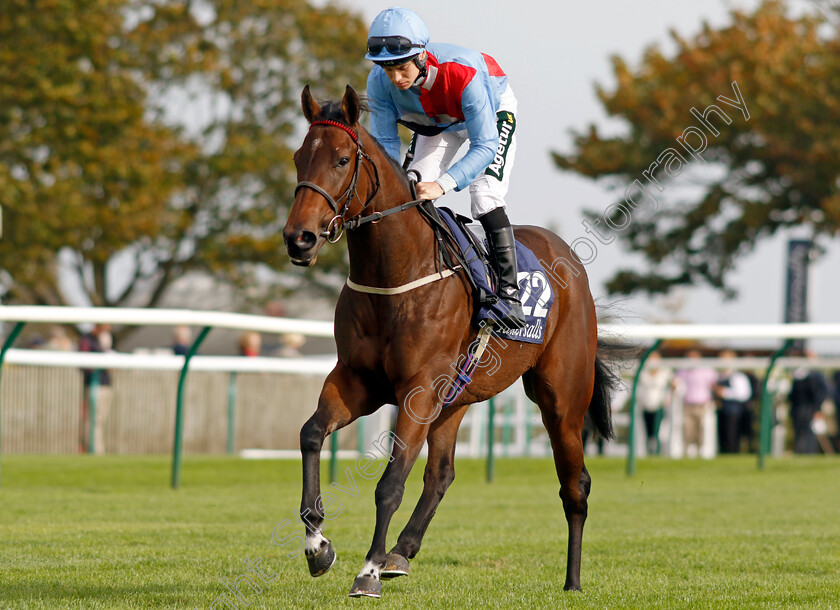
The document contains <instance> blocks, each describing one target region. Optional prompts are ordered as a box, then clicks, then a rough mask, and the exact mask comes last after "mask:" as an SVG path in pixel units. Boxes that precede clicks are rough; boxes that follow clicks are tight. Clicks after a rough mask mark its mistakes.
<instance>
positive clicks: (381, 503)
mask: <svg viewBox="0 0 840 610" xmlns="http://www.w3.org/2000/svg"><path fill="white" fill-rule="evenodd" d="M404 492H405V484H404V483H402V482H401V481H398V480H397V479H396V478H395V477H393V476H388V471H387V470H386V471H385V474H384V475H383V476H382V478H381V479H380V480H379V483H377V484H376V491H375V492H374V499H375V501H376V507H377V509H381V510H387V511H391V512H396V510H397V509H398V508H399V507H400V504H401V503H402V497H403V493H404Z"/></svg>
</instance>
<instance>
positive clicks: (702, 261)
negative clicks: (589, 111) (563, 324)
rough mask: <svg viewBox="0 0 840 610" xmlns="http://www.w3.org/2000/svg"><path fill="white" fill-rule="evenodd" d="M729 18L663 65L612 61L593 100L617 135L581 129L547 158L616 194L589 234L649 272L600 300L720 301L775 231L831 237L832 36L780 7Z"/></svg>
mask: <svg viewBox="0 0 840 610" xmlns="http://www.w3.org/2000/svg"><path fill="white" fill-rule="evenodd" d="M731 17H732V23H731V25H729V26H727V27H724V28H721V29H719V30H715V29H712V28H711V27H710V26H709V25H708V24H704V25H703V27H702V30H701V32H700V33H699V34H697V35H696V36H695V37H694V38H692V39H689V40H687V39H683V38H681V37H680V36H679V35H677V34H676V33H675V32H672V33H671V35H672V37H673V39H674V41H675V43H676V47H677V50H676V53H675V54H674V55H673V57H670V58H668V57H665V56H664V55H663V53H662V52H661V51H660V50H659V49H658V48H657V47H656V46H653V47H650V48H648V49H647V50H646V52H645V53H644V56H643V58H642V60H641V62H640V65H639V67H638V68H637V69H635V70H634V69H631V67H630V66H628V64H627V62H625V61H624V60H623V59H621V58H619V57H614V58H613V60H612V61H613V69H614V73H615V77H616V81H617V86H616V87H615V90H613V91H607V90H605V89H604V88H602V87H598V89H597V93H598V97H599V99H600V101H601V103H602V104H603V105H604V108H605V109H606V111H607V113H608V114H609V115H611V116H614V117H620V118H622V119H623V120H624V121H625V122H626V123H627V124H628V126H629V130H628V131H627V133H625V134H623V135H619V136H615V137H603V136H602V135H601V134H600V133H599V130H598V129H597V128H596V127H594V126H590V128H589V130H588V131H586V132H582V133H576V134H574V152H573V153H571V154H560V153H554V154H553V156H554V160H555V162H556V163H557V165H558V166H559V167H560V168H562V169H564V170H570V171H574V172H577V173H579V174H582V175H585V176H588V177H591V178H593V179H599V180H602V181H605V182H607V183H609V184H611V185H612V186H620V187H621V188H622V189H623V190H624V191H625V192H624V197H623V198H621V199H619V201H617V202H616V203H615V204H614V205H613V206H610V208H608V209H607V210H606V211H605V213H604V215H603V218H599V217H598V215H596V214H594V213H593V214H591V217H590V222H592V223H600V226H597V225H596V224H592V225H590V227H591V229H592V232H593V236H596V232H597V231H600V233H597V237H598V238H600V239H601V240H602V241H604V242H605V243H606V241H608V240H612V239H614V238H615V236H617V237H619V238H620V239H621V240H623V241H624V242H625V243H626V244H627V246H628V247H629V249H630V250H631V251H634V252H638V253H641V254H642V255H643V256H644V257H645V259H646V260H647V262H648V263H649V264H650V266H649V268H648V269H647V270H646V271H638V270H631V269H622V270H619V271H618V272H617V273H616V274H615V275H614V277H613V278H612V279H611V280H610V281H609V282H608V284H607V288H608V290H610V292H613V293H624V294H629V293H631V292H635V291H646V292H648V293H665V292H667V291H668V290H669V289H671V288H672V287H674V286H679V285H695V284H701V283H706V284H708V285H711V286H713V287H715V288H717V289H720V290H723V291H724V292H725V293H726V294H727V295H729V296H732V295H733V294H734V290H733V289H732V287H731V286H729V285H728V284H727V283H726V276H727V274H728V273H729V272H730V271H731V270H732V269H733V267H734V265H735V263H736V262H737V260H738V259H739V258H740V257H742V256H743V255H745V254H746V253H748V252H749V251H751V250H752V249H753V248H754V246H755V245H756V243H757V242H759V241H760V240H762V239H765V238H767V237H768V236H770V235H773V234H774V233H776V232H777V231H778V230H780V229H783V228H786V227H794V226H803V225H804V226H807V227H809V228H810V231H811V232H812V233H813V236H814V238H815V239H819V238H826V237H831V236H835V235H837V233H838V230H840V193H839V192H838V184H840V183H838V178H840V166H838V165H837V161H836V160H837V159H838V158H840V52H839V51H840V42H839V41H838V36H837V31H836V30H834V29H833V28H830V27H828V26H827V25H826V21H825V18H824V17H823V16H820V15H806V16H803V17H800V18H797V19H792V18H789V17H788V16H787V15H786V7H785V5H784V3H782V2H778V1H766V2H764V3H763V4H762V5H761V6H760V7H759V8H758V9H757V10H756V11H755V12H754V13H752V14H746V13H743V12H738V11H735V12H733V13H732V14H731ZM689 165H690V166H691V168H690V169H687V168H688V166H689ZM681 174H682V175H681ZM689 180H690V181H691V182H689ZM689 184H690V185H691V186H693V187H696V188H694V191H695V192H694V193H693V194H692V195H685V190H686V189H682V190H681V191H680V193H679V196H675V193H674V189H673V188H671V187H674V186H677V187H680V186H688V185H689ZM697 193H699V194H697Z"/></svg>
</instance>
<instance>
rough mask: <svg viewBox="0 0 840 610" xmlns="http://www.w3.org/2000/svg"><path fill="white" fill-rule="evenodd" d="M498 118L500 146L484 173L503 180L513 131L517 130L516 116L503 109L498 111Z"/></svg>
mask: <svg viewBox="0 0 840 610" xmlns="http://www.w3.org/2000/svg"><path fill="white" fill-rule="evenodd" d="M496 118H497V119H498V122H497V124H496V126H497V129H498V130H499V146H498V147H497V148H496V155H495V156H494V157H493V162H492V163H491V164H490V166H489V167H488V168H487V169H486V170H484V173H485V174H487V175H488V176H495V177H496V178H497V179H498V180H502V178H503V177H504V175H505V159H506V158H507V152H508V148H509V147H510V141H511V138H512V137H513V132H514V131H515V130H516V117H514V116H513V114H511V113H510V112H507V111H502V112H497V113H496Z"/></svg>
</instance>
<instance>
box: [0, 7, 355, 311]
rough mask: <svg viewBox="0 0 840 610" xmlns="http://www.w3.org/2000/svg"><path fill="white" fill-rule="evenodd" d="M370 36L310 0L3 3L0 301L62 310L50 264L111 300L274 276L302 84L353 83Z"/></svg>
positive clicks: (327, 89) (334, 90) (340, 86)
mask: <svg viewBox="0 0 840 610" xmlns="http://www.w3.org/2000/svg"><path fill="white" fill-rule="evenodd" d="M365 35H366V28H365V24H364V23H363V22H362V21H361V19H360V18H359V17H358V16H357V15H354V14H350V13H348V12H346V11H344V10H342V9H339V8H336V7H335V6H332V5H327V6H326V7H325V8H314V7H313V6H310V5H309V4H307V2H305V1H304V0H258V1H252V2H239V1H237V0H3V3H2V8H1V9H0V205H2V207H3V212H4V234H3V237H2V239H0V293H5V295H4V297H3V298H4V301H5V302H7V303H35V304H66V303H67V302H68V295H67V294H65V291H64V290H62V288H61V285H60V283H59V277H58V275H59V274H58V268H59V261H61V262H62V267H64V268H66V267H67V266H68V263H69V267H70V268H72V273H73V274H74V275H75V276H76V278H77V282H76V283H77V284H78V285H79V286H82V287H83V289H84V291H85V292H86V294H87V299H88V300H89V301H90V302H91V303H92V304H95V305H107V306H119V305H125V304H132V305H135V306H154V305H156V304H157V303H158V302H159V300H160V298H161V297H162V296H163V294H164V292H165V290H166V288H167V287H168V286H170V285H171V283H172V282H173V281H174V280H175V279H177V278H178V277H180V276H182V275H183V274H184V273H186V272H188V271H191V270H202V271H206V272H210V273H212V274H214V275H216V276H217V277H218V278H219V279H221V280H224V281H229V282H234V283H235V284H238V285H241V286H245V285H248V284H251V283H253V280H254V277H253V274H254V271H255V270H256V269H257V268H258V267H260V266H261V265H267V266H268V267H270V268H272V269H274V270H277V271H279V270H283V269H284V268H285V267H286V264H287V257H286V256H285V250H284V248H283V244H282V234H281V231H282V227H283V223H284V221H285V214H286V212H287V210H288V206H289V205H290V203H291V202H292V200H293V189H294V183H295V181H296V179H295V174H294V166H293V163H292V153H293V151H294V149H295V148H297V146H298V144H299V142H300V138H301V134H300V131H299V130H296V128H297V126H299V125H300V124H301V119H300V110H299V99H300V91H301V89H302V88H303V85H304V84H306V83H312V85H313V87H314V88H315V89H316V90H317V91H319V92H321V93H322V94H324V95H329V96H337V95H339V94H340V92H342V91H343V90H344V86H345V84H347V83H348V82H350V83H352V84H355V85H357V86H358V85H359V84H363V83H364V78H365V72H366V68H365V65H364V61H363V59H362V58H363V51H364V39H365ZM324 254H325V256H323V257H321V258H320V259H319V267H320V268H321V269H322V270H325V271H326V272H328V271H329V270H330V269H331V268H332V269H335V267H336V266H342V265H343V264H344V262H343V261H344V256H343V253H342V251H341V250H340V249H339V248H336V247H333V248H330V249H329V251H327V252H325V253H324ZM314 281H315V282H317V281H318V279H317V278H316V279H315V280H314Z"/></svg>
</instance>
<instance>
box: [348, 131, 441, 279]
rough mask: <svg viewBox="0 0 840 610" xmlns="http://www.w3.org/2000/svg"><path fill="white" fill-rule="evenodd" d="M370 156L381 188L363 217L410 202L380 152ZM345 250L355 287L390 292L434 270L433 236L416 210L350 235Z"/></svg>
mask: <svg viewBox="0 0 840 610" xmlns="http://www.w3.org/2000/svg"><path fill="white" fill-rule="evenodd" d="M369 146H373V143H372V142H371V144H370V145H369ZM372 156H373V157H374V162H375V163H376V164H377V166H378V167H379V173H380V179H381V187H380V189H379V192H378V193H377V194H376V196H375V197H374V198H373V200H372V201H371V203H370V205H369V206H368V208H367V209H366V210H365V212H364V213H365V215H368V214H372V213H374V212H384V211H385V210H386V209H388V208H392V207H395V206H397V205H400V204H402V203H406V202H408V201H410V200H411V199H412V197H411V191H410V189H409V188H408V187H407V186H406V185H405V183H404V181H403V180H402V178H401V177H398V176H396V175H395V174H394V170H393V167H392V165H391V164H390V162H389V161H388V160H387V159H385V158H384V157H383V155H382V153H381V151H380V150H377V151H376V155H375V156H374V155H372ZM347 248H348V251H349V255H350V279H352V280H353V281H354V282H356V283H357V284H362V285H365V286H373V287H377V288H391V287H395V286H401V285H403V284H407V283H408V282H412V281H414V280H416V279H420V278H421V277H424V276H426V275H429V274H430V273H433V272H434V270H435V258H434V257H435V248H434V234H433V232H432V230H431V227H429V225H428V223H427V222H426V221H425V220H423V218H422V217H421V215H420V212H419V211H418V210H417V209H416V208H412V209H409V210H406V211H404V212H398V213H396V214H392V215H390V216H387V217H385V218H383V219H382V220H381V221H380V222H377V223H375V224H373V223H368V224H366V225H363V226H362V227H359V228H358V229H355V230H353V231H349V232H348V234H347Z"/></svg>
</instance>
